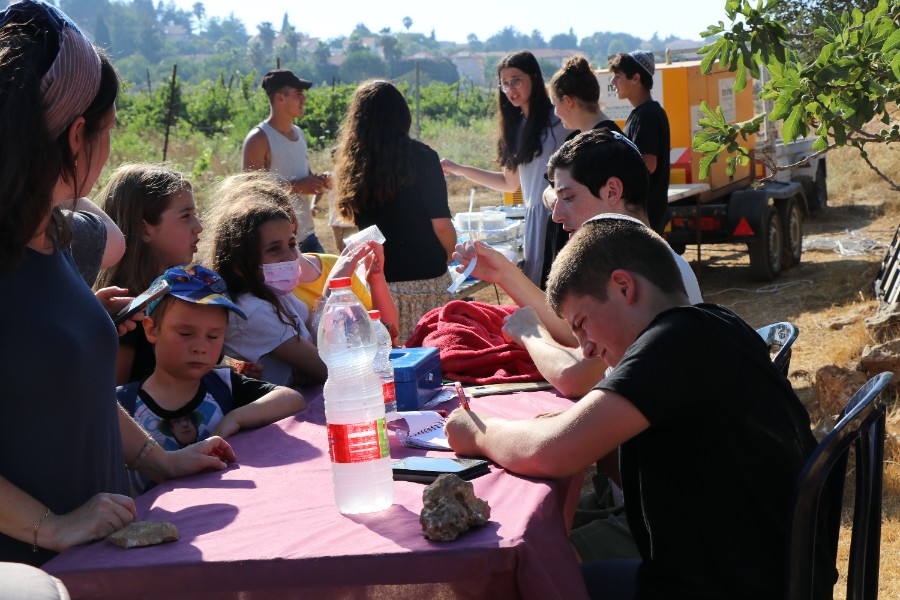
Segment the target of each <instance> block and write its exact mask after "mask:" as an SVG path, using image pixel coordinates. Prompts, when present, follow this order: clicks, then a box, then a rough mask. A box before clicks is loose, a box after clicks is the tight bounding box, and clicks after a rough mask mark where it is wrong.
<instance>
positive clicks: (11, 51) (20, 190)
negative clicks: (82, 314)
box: [0, 14, 119, 271]
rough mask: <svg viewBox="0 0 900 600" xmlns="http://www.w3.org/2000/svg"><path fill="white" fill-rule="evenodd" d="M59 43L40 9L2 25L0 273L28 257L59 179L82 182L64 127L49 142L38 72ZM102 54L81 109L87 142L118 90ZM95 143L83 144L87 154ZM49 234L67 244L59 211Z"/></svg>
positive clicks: (55, 241) (48, 62) (45, 68)
mask: <svg viewBox="0 0 900 600" xmlns="http://www.w3.org/2000/svg"><path fill="white" fill-rule="evenodd" d="M59 47H60V36H59V34H58V33H57V31H56V29H55V28H54V27H53V26H52V25H51V24H50V23H49V21H48V20H47V17H46V16H45V15H42V14H37V15H35V16H34V17H33V18H30V19H29V20H28V21H27V22H25V23H18V22H14V21H10V22H9V23H7V24H5V25H4V26H3V27H2V28H0V271H5V270H8V269H11V268H13V267H14V266H15V265H16V264H18V263H19V262H20V261H21V260H22V258H23V257H24V256H25V247H26V246H27V244H28V243H29V242H30V241H31V238H32V237H34V236H35V235H36V234H37V233H39V232H38V228H39V227H40V226H41V224H42V223H43V222H44V220H45V219H46V218H47V213H48V211H50V208H51V205H52V195H53V189H54V187H55V185H56V183H57V181H58V180H59V179H60V178H62V180H63V181H65V182H67V183H69V182H75V190H76V193H77V195H80V192H81V191H82V189H81V188H82V187H83V185H84V182H81V183H80V184H79V183H78V182H77V181H76V174H75V157H74V156H72V151H71V149H70V147H69V127H66V129H65V131H64V132H63V133H62V134H60V135H59V137H58V138H57V139H55V140H54V139H52V138H51V135H50V132H49V129H48V127H47V123H46V119H45V116H44V110H43V97H42V95H41V87H40V86H41V77H42V76H43V75H44V74H45V73H46V72H47V71H48V70H49V69H50V67H51V65H52V64H53V61H54V60H55V59H56V56H57V54H58V53H59ZM99 54H100V66H101V73H100V88H99V90H98V92H97V94H96V96H95V97H94V99H93V101H92V102H91V104H90V106H88V108H87V110H86V111H85V112H84V113H83V114H82V116H83V117H84V119H85V129H84V131H85V134H86V137H87V140H88V142H93V141H94V140H95V139H96V137H97V136H98V135H99V133H100V130H101V128H102V126H103V124H104V119H105V117H106V116H107V115H109V111H110V109H111V108H112V106H113V105H114V104H115V101H116V96H117V95H118V91H119V76H118V74H117V73H116V71H115V69H114V68H113V66H112V64H111V63H110V61H109V58H108V57H107V56H105V55H104V54H103V53H99ZM92 146H93V144H92V143H88V144H87V152H88V153H89V152H90V148H91V147H92ZM87 158H88V161H89V162H90V156H89V155H88V157H87ZM46 235H47V238H48V240H50V241H51V242H52V243H53V245H54V247H57V248H59V247H63V246H65V245H67V244H68V243H69V240H70V233H69V229H68V225H67V224H66V221H65V219H64V218H63V217H62V215H61V214H60V212H59V211H58V210H53V211H52V213H51V218H50V222H49V224H48V225H47V230H46Z"/></svg>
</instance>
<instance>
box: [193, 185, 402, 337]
mask: <svg viewBox="0 0 900 600" xmlns="http://www.w3.org/2000/svg"><path fill="white" fill-rule="evenodd" d="M249 197H256V198H265V199H268V200H271V201H272V202H274V203H276V204H277V205H278V206H280V207H281V208H282V209H283V210H284V211H285V212H286V213H288V215H289V216H290V217H291V222H292V223H293V224H294V231H296V229H297V228H296V223H297V221H296V219H295V218H294V209H293V204H292V201H291V196H290V193H289V188H287V187H285V186H284V185H283V183H282V182H280V181H279V180H278V179H277V178H276V177H275V176H273V175H272V174H271V173H267V172H265V171H249V172H246V173H239V174H236V175H232V176H230V177H226V178H225V179H224V180H222V181H221V182H220V183H219V184H218V185H217V186H216V188H215V190H214V191H213V192H212V194H211V202H210V208H209V210H208V212H207V213H206V214H205V215H204V221H206V222H209V223H212V222H216V221H218V219H219V218H220V217H219V215H220V213H221V212H222V210H224V209H227V207H230V206H231V205H232V204H234V203H235V202H238V201H240V200H241V199H244V198H249ZM204 254H206V255H208V254H209V252H208V248H206V247H204ZM299 262H300V278H299V283H298V284H297V286H296V287H295V288H294V290H293V294H294V295H295V296H296V297H297V298H299V299H300V300H302V301H303V303H304V304H306V306H307V307H308V308H309V309H310V311H312V313H313V314H314V315H315V314H316V313H317V311H318V309H319V308H321V305H322V304H323V303H324V300H325V293H326V290H327V289H328V282H329V281H331V279H332V278H334V277H351V279H352V290H353V293H354V294H356V296H357V297H358V298H359V300H360V302H362V303H363V306H365V307H366V310H372V309H376V310H378V311H380V312H381V319H382V322H383V323H385V324H386V325H388V327H389V329H390V331H391V336H392V338H393V340H394V343H395V345H396V342H397V336H398V333H399V329H398V328H397V323H398V312H397V305H396V304H395V303H394V299H393V297H392V296H391V291H390V290H389V289H388V283H387V281H386V279H385V274H384V248H383V247H382V245H381V244H378V243H375V242H370V243H368V244H367V245H366V246H363V247H360V248H354V250H352V251H351V250H348V249H347V248H344V251H343V252H341V255H340V256H336V255H334V254H317V253H310V252H303V253H301V254H300V261H299ZM360 262H362V263H363V269H362V272H364V273H365V278H364V279H363V278H362V272H361V273H360V276H359V277H358V276H357V265H358V264H359V263H360ZM287 273H290V270H288V271H285V274H287ZM273 276H274V275H270V277H273ZM315 324H316V322H315V319H312V322H311V323H310V327H309V330H310V331H311V332H313V333H315V331H316V329H315Z"/></svg>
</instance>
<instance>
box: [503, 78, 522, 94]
mask: <svg viewBox="0 0 900 600" xmlns="http://www.w3.org/2000/svg"><path fill="white" fill-rule="evenodd" d="M522 81H523V80H522V78H521V77H513V78H512V79H510V80H509V81H501V82H500V86H499V87H500V89H501V90H502V91H503V92H504V93H506V92H508V91H510V90H517V89H519V86H520V85H522Z"/></svg>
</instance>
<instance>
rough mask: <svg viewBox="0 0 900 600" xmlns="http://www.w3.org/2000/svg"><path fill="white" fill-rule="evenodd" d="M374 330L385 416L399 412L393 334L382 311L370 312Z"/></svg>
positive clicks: (377, 366)
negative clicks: (392, 350) (382, 320)
mask: <svg viewBox="0 0 900 600" xmlns="http://www.w3.org/2000/svg"><path fill="white" fill-rule="evenodd" d="M369 318H371V319H372V328H373V329H374V330H375V339H376V340H377V341H378V352H376V353H375V372H376V373H378V377H380V378H381V391H382V394H383V395H384V412H385V414H388V413H392V412H397V390H396V389H395V388H394V365H392V364H391V347H392V345H391V333H390V332H389V331H388V330H387V327H386V326H385V325H384V323H382V322H381V311H379V310H370V311H369Z"/></svg>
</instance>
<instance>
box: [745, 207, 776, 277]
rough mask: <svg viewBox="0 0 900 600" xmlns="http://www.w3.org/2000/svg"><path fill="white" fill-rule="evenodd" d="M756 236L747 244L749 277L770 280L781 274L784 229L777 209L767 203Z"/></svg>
mask: <svg viewBox="0 0 900 600" xmlns="http://www.w3.org/2000/svg"><path fill="white" fill-rule="evenodd" d="M760 224H761V225H762V229H761V230H760V231H759V232H758V237H757V238H756V239H755V240H753V241H752V242H749V243H748V244H747V250H748V251H749V253H750V277H752V278H753V279H756V280H758V281H772V280H773V279H775V278H776V277H778V276H779V275H780V274H781V269H782V264H783V263H782V259H783V258H784V231H783V229H782V224H781V216H780V215H779V214H778V209H776V208H775V207H774V206H772V205H769V206H767V207H766V209H765V212H764V213H763V218H762V220H761V222H760Z"/></svg>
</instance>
